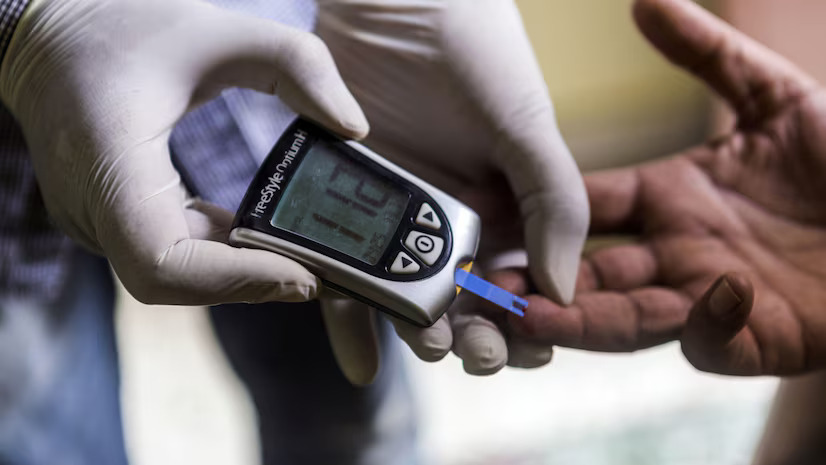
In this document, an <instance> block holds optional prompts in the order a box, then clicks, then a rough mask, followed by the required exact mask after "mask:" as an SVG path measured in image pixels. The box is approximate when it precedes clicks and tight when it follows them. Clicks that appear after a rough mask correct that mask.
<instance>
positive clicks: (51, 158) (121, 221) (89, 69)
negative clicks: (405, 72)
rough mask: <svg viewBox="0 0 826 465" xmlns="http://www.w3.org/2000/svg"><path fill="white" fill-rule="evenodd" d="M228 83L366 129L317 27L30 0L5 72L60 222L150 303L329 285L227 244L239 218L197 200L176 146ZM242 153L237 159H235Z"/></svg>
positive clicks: (178, 3)
mask: <svg viewBox="0 0 826 465" xmlns="http://www.w3.org/2000/svg"><path fill="white" fill-rule="evenodd" d="M228 86H241V87H248V88H253V89H257V90H260V91H264V92H270V93H277V94H278V96H279V97H281V98H282V99H283V100H284V102H286V103H287V104H288V105H290V106H291V107H292V108H293V109H294V110H296V111H297V112H299V113H302V114H304V115H306V116H307V117H309V118H311V119H314V120H316V121H318V122H320V123H321V124H323V125H325V126H327V127H328V128H330V129H331V130H333V131H335V132H338V133H341V134H343V135H345V136H350V137H355V138H359V137H363V136H364V135H365V134H366V133H367V130H368V126H367V122H366V120H365V118H364V115H363V114H362V112H361V110H360V109H359V107H358V105H357V104H356V102H355V100H354V99H353V97H352V95H351V94H350V93H349V92H348V90H347V88H346V87H345V85H344V83H343V82H342V81H341V78H340V76H339V75H338V72H337V70H336V68H335V65H334V64H333V60H332V59H331V57H330V54H329V52H328V50H327V49H326V47H325V46H324V44H323V43H322V42H321V41H320V40H319V39H318V38H317V37H315V36H313V35H312V34H309V33H305V32H302V31H298V30H295V29H292V28H289V27H286V26H283V25H279V24H276V23H273V22H269V21H264V20H258V19H253V18H249V17H244V16H240V15H237V14H234V13H229V12H226V11H223V10H220V9H217V8H215V7H212V6H210V5H208V4H206V3H205V2H202V1H195V0H118V1H111V0H35V1H33V2H32V4H31V5H30V6H29V7H28V9H27V11H26V12H25V14H24V16H23V17H22V19H21V22H20V24H19V26H18V28H17V30H16V31H15V34H14V36H13V38H12V41H11V44H10V47H9V49H8V54H7V56H6V57H5V59H4V61H3V64H2V69H1V70H0V97H2V100H3V102H4V103H5V104H6V106H7V107H8V108H9V109H10V110H11V112H12V113H13V114H14V115H15V117H16V118H17V119H18V121H19V122H20V125H21V126H22V128H23V131H24V133H25V136H26V141H27V143H28V145H29V147H30V150H31V155H32V160H33V164H34V169H35V173H36V176H37V179H38V182H39V185H40V188H41V191H42V193H43V198H44V201H45V204H46V207H47V208H48V210H49V212H50V214H51V215H52V217H53V218H54V219H55V220H56V221H57V223H58V224H59V226H60V227H62V229H63V230H64V231H66V232H67V233H68V234H69V235H70V236H71V237H72V238H74V239H75V240H77V241H78V242H80V243H81V244H83V245H84V246H86V247H87V248H89V249H91V250H93V251H96V252H98V253H101V254H103V255H105V256H106V257H107V258H108V259H109V260H110V261H111V263H112V266H113V267H114V269H115V271H116V273H117V274H118V276H119V277H120V279H121V280H122V281H123V284H124V285H125V287H126V289H127V290H128V291H129V292H130V293H132V294H133V295H134V296H135V297H136V298H138V299H139V300H141V301H143V302H147V303H165V304H193V305H195V304H217V303H222V302H239V301H248V302H262V301H273V300H280V301H303V300H307V299H312V298H314V297H315V296H316V294H317V291H318V289H319V283H318V280H317V279H316V277H315V276H313V275H312V274H311V273H309V272H308V271H307V270H306V269H304V268H303V267H302V266H300V265H298V264H297V263H295V262H293V261H291V260H288V259H286V258H284V257H280V256H278V255H276V254H273V253H271V252H265V251H258V250H248V249H236V248H233V247H230V246H229V245H227V244H225V243H223V242H221V241H222V240H225V238H226V237H227V235H228V229H229V226H230V223H231V221H232V213H230V212H228V211H225V210H222V209H220V208H218V207H215V206H213V205H208V204H205V203H203V202H200V201H197V200H188V198H187V193H186V191H185V189H184V187H183V185H182V184H181V180H180V176H179V175H178V173H177V172H176V171H175V169H174V168H173V166H172V163H171V161H170V155H169V150H168V139H169V135H170V132H171V130H172V128H173V126H174V124H175V123H176V121H178V120H179V119H180V118H181V116H182V115H184V113H186V112H187V110H188V109H190V108H192V107H193V106H195V105H197V104H198V103H200V102H204V101H205V100H208V99H209V98H211V97H213V96H215V95H216V94H217V93H218V92H220V91H221V90H222V89H223V88H225V87H228ZM227 156H232V154H227Z"/></svg>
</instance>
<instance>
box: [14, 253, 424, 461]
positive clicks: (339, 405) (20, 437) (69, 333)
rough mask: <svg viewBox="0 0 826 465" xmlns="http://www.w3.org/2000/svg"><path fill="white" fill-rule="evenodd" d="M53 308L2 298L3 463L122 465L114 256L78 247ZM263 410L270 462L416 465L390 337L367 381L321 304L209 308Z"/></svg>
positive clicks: (408, 405)
mask: <svg viewBox="0 0 826 465" xmlns="http://www.w3.org/2000/svg"><path fill="white" fill-rule="evenodd" d="M70 281H71V282H69V283H68V284H67V286H66V290H65V292H64V293H63V295H62V297H61V299H60V301H59V303H58V304H56V305H54V306H44V305H35V304H33V303H32V302H27V301H21V300H15V299H2V300H0V464H2V465H6V464H9V465H11V464H14V465H40V464H43V465H122V464H126V463H127V458H126V453H125V449H124V441H123V428H122V426H121V411H120V400H119V391H120V376H119V368H118V360H117V347H116V342H115V332H114V320H113V313H114V312H113V309H114V302H115V291H114V285H113V280H112V276H111V274H110V271H109V267H108V265H107V263H106V262H105V261H104V260H103V259H100V258H97V257H92V256H89V255H86V254H78V256H77V257H76V260H75V266H74V268H73V273H72V276H71V278H70ZM211 315H212V320H213V323H214V326H215V330H216V333H217V334H218V337H219V340H220V342H221V344H222V345H223V347H224V349H225V350H226V352H227V354H228V356H229V359H230V361H231V363H232V364H233V366H234V367H235V369H236V371H237V373H238V375H239V376H240V378H241V379H242V381H244V382H245V383H246V385H247V387H248V388H249V390H250V393H251V394H252V398H253V401H254V403H255V405H256V407H257V408H258V414H259V418H258V420H259V426H260V433H261V444H262V448H263V455H264V464H266V465H270V464H285V465H293V464H323V463H338V464H371V465H372V464H400V465H401V464H404V465H408V464H413V463H415V462H416V451H415V426H414V421H413V417H414V415H413V409H412V402H411V399H410V393H409V391H408V388H407V384H406V382H405V379H404V372H403V369H402V365H401V360H400V357H399V350H398V349H399V347H398V345H397V343H396V342H395V338H392V337H385V338H383V340H384V344H383V345H384V353H383V362H384V369H383V372H382V373H381V374H380V376H379V379H378V380H377V382H376V383H375V384H374V385H373V386H370V387H368V388H355V387H352V386H350V385H349V384H348V383H347V382H346V381H345V379H344V377H343V376H342V375H341V374H340V373H339V371H338V368H337V367H336V365H335V362H334V361H333V358H332V354H331V352H330V349H329V345H328V343H327V340H326V338H325V336H324V328H323V325H322V321H321V317H320V312H319V311H318V308H317V304H316V303H307V304H297V305H296V304H266V305H226V306H221V307H216V308H213V309H212V310H211Z"/></svg>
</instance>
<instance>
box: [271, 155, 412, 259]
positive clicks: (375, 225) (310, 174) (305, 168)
mask: <svg viewBox="0 0 826 465" xmlns="http://www.w3.org/2000/svg"><path fill="white" fill-rule="evenodd" d="M408 199H409V194H408V193H407V191H406V190H404V189H400V188H399V187H397V186H396V185H394V184H393V183H392V182H390V181H388V180H387V179H385V178H382V177H379V176H377V175H375V174H374V173H371V172H369V171H368V170H366V169H365V168H364V167H363V166H362V165H360V164H358V163H356V162H355V161H353V160H351V159H350V158H349V157H347V156H346V155H344V154H341V153H339V152H338V151H336V150H335V149H334V148H332V147H330V146H329V145H328V144H327V143H325V142H318V143H316V144H315V145H314V146H313V147H312V148H311V149H310V151H309V152H308V153H307V155H306V156H305V157H304V160H303V161H302V163H301V165H300V166H299V167H298V170H297V171H296V172H295V175H294V176H293V178H292V180H291V181H290V183H289V185H288V186H287V188H286V190H285V191H284V194H283V195H282V197H281V200H280V201H279V203H278V208H276V210H275V214H274V215H273V218H272V225H273V226H275V227H278V228H281V229H286V230H287V231H291V232H293V233H295V234H298V235H300V236H303V237H306V238H308V239H311V240H313V241H315V242H318V243H320V244H323V245H326V246H327V247H330V248H332V249H335V250H338V251H340V252H342V253H344V254H347V255H349V256H351V257H353V258H356V259H358V260H361V261H363V262H366V263H369V264H370V265H375V264H377V263H378V262H379V259H380V258H381V256H382V253H383V252H384V249H385V248H386V247H387V244H388V243H389V242H390V239H391V238H392V237H393V234H394V233H395V232H396V228H397V227H398V226H399V223H400V222H401V220H402V215H404V211H405V208H407V202H408Z"/></svg>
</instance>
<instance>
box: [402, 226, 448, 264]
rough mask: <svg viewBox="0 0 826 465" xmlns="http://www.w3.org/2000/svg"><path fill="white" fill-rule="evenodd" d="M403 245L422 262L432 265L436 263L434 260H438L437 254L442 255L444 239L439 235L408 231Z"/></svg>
mask: <svg viewBox="0 0 826 465" xmlns="http://www.w3.org/2000/svg"><path fill="white" fill-rule="evenodd" d="M404 245H406V246H407V248H408V249H410V250H412V251H413V253H415V254H416V255H418V256H419V258H421V259H422V261H423V262H425V263H427V264H428V265H432V264H434V263H436V261H437V260H439V256H441V255H442V250H444V248H445V240H444V239H442V238H441V237H436V236H431V235H430V234H425V233H421V232H418V231H410V234H408V235H407V238H406V239H405V240H404Z"/></svg>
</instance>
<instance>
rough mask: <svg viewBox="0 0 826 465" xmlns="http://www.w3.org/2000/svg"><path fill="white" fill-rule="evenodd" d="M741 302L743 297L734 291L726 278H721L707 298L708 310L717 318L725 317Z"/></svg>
mask: <svg viewBox="0 0 826 465" xmlns="http://www.w3.org/2000/svg"><path fill="white" fill-rule="evenodd" d="M742 302H743V299H741V298H740V296H738V295H737V293H736V292H734V289H732V288H731V285H730V284H729V283H728V280H727V279H725V278H723V279H721V280H720V281H719V282H718V283H717V285H716V286H715V287H714V290H713V291H711V296H709V298H708V310H709V312H710V313H711V315H712V316H713V317H715V318H717V319H721V320H723V319H726V318H728V317H729V315H730V314H731V312H732V311H734V309H736V308H737V306H738V305H740V304H741V303H742Z"/></svg>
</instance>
